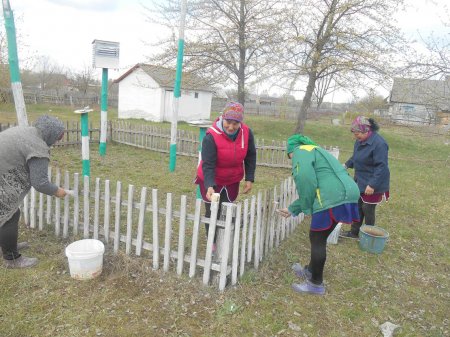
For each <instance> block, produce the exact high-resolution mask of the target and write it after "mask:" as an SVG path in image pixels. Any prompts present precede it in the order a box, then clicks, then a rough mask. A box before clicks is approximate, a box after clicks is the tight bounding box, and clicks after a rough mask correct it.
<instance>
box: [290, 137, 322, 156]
mask: <svg viewBox="0 0 450 337" xmlns="http://www.w3.org/2000/svg"><path fill="white" fill-rule="evenodd" d="M300 145H316V146H317V144H316V143H314V141H313V140H312V139H311V138H309V137H307V136H304V135H302V134H301V133H297V134H295V135H292V136H290V137H289V138H288V140H287V145H286V151H287V154H289V153H291V152H293V151H294V150H295V149H296V148H297V147H299V146H300Z"/></svg>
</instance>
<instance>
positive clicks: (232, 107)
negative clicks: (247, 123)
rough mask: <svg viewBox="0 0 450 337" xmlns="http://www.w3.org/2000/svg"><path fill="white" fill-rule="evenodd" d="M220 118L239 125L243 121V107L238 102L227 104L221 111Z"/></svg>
mask: <svg viewBox="0 0 450 337" xmlns="http://www.w3.org/2000/svg"><path fill="white" fill-rule="evenodd" d="M222 118H223V119H226V120H230V119H231V120H234V121H236V122H239V123H240V122H242V121H243V119H244V107H243V106H242V104H241V103H238V102H228V103H227V105H225V109H223V113H222Z"/></svg>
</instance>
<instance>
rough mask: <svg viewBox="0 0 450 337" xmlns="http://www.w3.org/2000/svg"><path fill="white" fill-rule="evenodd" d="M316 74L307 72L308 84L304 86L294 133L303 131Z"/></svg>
mask: <svg viewBox="0 0 450 337" xmlns="http://www.w3.org/2000/svg"><path fill="white" fill-rule="evenodd" d="M316 79H317V75H316V72H312V73H309V77H308V86H307V87H306V92H305V96H304V97H303V101H302V105H301V107H300V112H299V114H298V118H297V126H296V127H295V130H294V132H295V133H303V130H304V128H305V123H306V118H307V115H308V110H309V108H310V107H311V97H312V95H313V93H314V86H315V84H316Z"/></svg>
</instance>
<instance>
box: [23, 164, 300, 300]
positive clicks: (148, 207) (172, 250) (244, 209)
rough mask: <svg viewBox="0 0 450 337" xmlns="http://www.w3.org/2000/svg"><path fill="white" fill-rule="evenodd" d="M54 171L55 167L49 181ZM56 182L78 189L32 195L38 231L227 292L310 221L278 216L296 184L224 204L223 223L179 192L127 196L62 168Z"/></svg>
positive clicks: (31, 213) (26, 207)
mask: <svg viewBox="0 0 450 337" xmlns="http://www.w3.org/2000/svg"><path fill="white" fill-rule="evenodd" d="M51 173H52V172H51V169H49V177H51V176H52V174H51ZM52 180H53V181H54V182H55V183H56V184H58V185H60V186H63V187H64V188H65V189H70V190H73V191H74V196H73V197H71V196H66V197H65V198H64V199H59V198H56V197H51V196H46V195H43V194H42V193H38V192H36V191H35V190H34V189H31V191H30V193H29V194H28V195H27V196H26V198H25V200H24V203H23V207H22V215H23V217H24V220H25V222H26V223H27V224H28V225H29V226H30V227H31V228H37V229H39V230H44V229H48V228H49V227H50V228H51V230H53V231H54V233H55V235H56V236H58V237H63V238H70V239H72V240H77V239H79V238H94V239H99V240H102V241H103V242H104V243H105V245H106V247H107V249H108V248H110V249H112V250H113V252H114V253H117V252H119V251H123V250H124V251H125V253H126V254H127V255H135V256H140V257H143V258H146V259H148V263H149V264H151V265H152V267H153V269H155V270H157V269H161V268H162V269H163V271H164V272H168V271H169V270H170V269H171V268H172V269H174V270H176V273H177V274H178V275H181V274H184V273H187V274H188V275H189V277H191V278H193V277H195V276H196V275H200V274H202V281H203V284H205V285H208V284H213V285H217V286H218V288H219V290H221V291H223V290H224V289H225V286H226V285H227V284H231V285H235V284H236V283H237V280H238V278H240V277H242V276H243V275H244V273H245V270H246V268H247V267H249V266H252V267H253V268H255V269H256V270H257V269H258V267H259V263H260V262H261V261H262V260H263V259H264V257H266V256H267V255H268V254H269V253H270V252H271V251H273V250H274V249H276V248H277V247H278V246H279V245H280V242H281V241H283V240H284V239H286V238H287V237H288V236H289V235H290V234H291V233H292V232H293V230H294V229H295V228H296V226H297V225H298V224H299V223H300V222H301V221H302V220H303V215H301V216H298V217H296V218H288V219H285V218H282V217H280V216H278V215H276V214H275V210H276V208H279V207H287V206H288V205H289V204H290V203H291V202H292V201H293V200H294V199H295V198H297V194H296V189H295V184H294V183H293V181H292V178H289V179H286V180H284V181H283V182H282V183H281V184H280V186H276V187H275V188H273V189H272V190H266V191H259V192H258V194H257V195H256V196H252V197H251V198H248V199H245V200H241V201H239V202H237V203H224V205H223V207H222V208H223V209H222V215H221V216H220V219H219V220H216V218H217V211H218V203H216V202H213V203H212V207H211V212H212V214H211V220H210V219H209V218H205V217H203V216H202V215H201V213H202V210H201V208H202V203H203V201H202V200H201V199H197V200H195V201H192V202H191V201H189V202H188V200H187V197H186V196H184V195H182V196H181V198H180V202H179V203H178V202H177V201H176V200H174V196H173V194H172V193H167V194H166V195H165V196H161V195H159V193H158V190H157V189H152V190H151V192H150V191H148V190H147V188H146V187H142V188H141V190H140V193H139V196H138V197H139V198H138V199H137V200H136V194H137V192H138V191H135V187H134V185H128V189H127V197H124V196H123V192H124V191H123V188H122V184H121V182H120V181H117V182H116V183H115V184H113V183H111V182H110V181H109V180H105V181H101V180H100V178H96V179H91V180H90V179H89V177H87V176H84V177H83V178H80V175H79V174H78V173H75V174H73V179H70V174H69V172H67V171H66V172H65V173H64V177H62V176H61V172H60V171H59V170H57V171H56V174H55V176H54V179H52ZM92 184H93V186H92ZM164 197H165V200H164ZM164 205H165V207H164ZM205 223H209V231H208V236H207V237H206V235H205V234H203V233H205V230H204V229H203V228H201V227H203V226H201V225H202V224H205ZM216 231H218V235H217V250H216V252H215V254H213V253H212V246H213V240H214V233H215V232H216ZM143 263H147V262H145V260H144V262H143Z"/></svg>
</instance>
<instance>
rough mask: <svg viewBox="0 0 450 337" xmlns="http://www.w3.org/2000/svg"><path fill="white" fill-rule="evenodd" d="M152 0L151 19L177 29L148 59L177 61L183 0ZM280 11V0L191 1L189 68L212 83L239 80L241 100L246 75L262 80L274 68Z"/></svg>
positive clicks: (169, 62) (166, 62) (156, 61)
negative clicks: (178, 34) (179, 18)
mask: <svg viewBox="0 0 450 337" xmlns="http://www.w3.org/2000/svg"><path fill="white" fill-rule="evenodd" d="M153 5H154V9H153V10H152V11H151V12H150V13H151V14H150V15H149V20H151V21H152V22H156V23H159V24H161V25H164V26H166V27H168V28H169V29H170V30H171V31H172V32H173V34H172V37H170V38H166V39H163V40H161V41H160V42H159V46H160V47H163V49H164V51H163V52H162V53H159V54H157V55H153V56H152V57H151V58H150V60H151V61H152V62H155V63H159V64H163V65H166V64H173V63H174V61H175V58H176V55H177V53H176V47H175V46H176V45H175V37H176V34H175V32H176V27H177V25H178V17H179V13H180V10H179V1H176V0H168V1H156V0H155V1H153ZM279 11H280V6H279V5H278V1H276V0H238V1H236V0H192V1H188V9H187V19H186V39H185V57H186V58H185V68H186V70H188V71H192V72H194V73H197V74H199V75H202V76H203V77H204V78H206V79H207V80H208V82H209V83H211V84H215V83H220V84H222V85H223V84H234V85H236V86H237V92H238V94H237V96H238V101H239V102H241V103H242V104H244V102H245V86H246V83H247V81H253V82H255V81H259V80H261V79H262V78H265V77H267V76H269V74H270V73H271V72H270V69H269V67H268V65H269V64H270V62H271V61H272V59H271V57H270V55H269V51H270V48H269V45H270V44H273V43H274V42H275V41H276V39H275V37H276V34H277V29H278V28H277V17H278V16H277V14H278V13H279Z"/></svg>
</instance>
